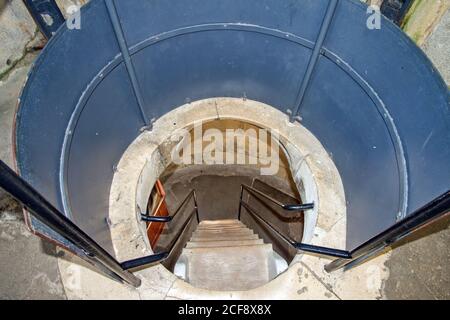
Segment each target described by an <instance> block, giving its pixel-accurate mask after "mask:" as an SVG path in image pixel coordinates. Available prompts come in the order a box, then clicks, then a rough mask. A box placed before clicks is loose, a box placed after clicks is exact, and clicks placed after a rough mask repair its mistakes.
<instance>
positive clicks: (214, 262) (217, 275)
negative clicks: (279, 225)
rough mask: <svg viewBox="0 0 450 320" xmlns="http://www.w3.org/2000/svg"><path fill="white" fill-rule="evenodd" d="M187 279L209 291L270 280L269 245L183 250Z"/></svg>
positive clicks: (241, 286) (247, 286) (241, 287)
mask: <svg viewBox="0 0 450 320" xmlns="http://www.w3.org/2000/svg"><path fill="white" fill-rule="evenodd" d="M180 260H181V261H184V262H185V263H186V264H187V266H186V272H187V274H186V281H188V282H189V283H190V284H192V285H193V286H195V287H198V288H203V289H209V290H250V289H254V288H257V287H260V286H262V285H264V284H266V283H267V282H268V281H270V280H271V279H270V273H271V272H270V269H271V268H273V266H270V264H271V263H272V260H273V251H272V245H270V244H259V245H250V246H239V247H214V248H192V249H184V250H183V253H182V255H181V257H180Z"/></svg>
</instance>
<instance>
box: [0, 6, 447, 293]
mask: <svg viewBox="0 0 450 320" xmlns="http://www.w3.org/2000/svg"><path fill="white" fill-rule="evenodd" d="M449 28H450V27H449V13H447V15H446V17H445V18H444V19H443V21H442V22H441V26H439V29H438V31H437V32H435V34H434V35H433V36H431V37H430V39H429V40H428V41H427V43H426V44H425V46H424V49H425V50H426V52H427V53H428V54H429V55H430V57H431V58H432V59H433V61H434V63H435V64H436V66H437V67H438V69H439V70H440V71H441V72H442V74H443V76H444V78H445V79H447V81H448V79H450V70H449V65H450V61H449V57H450V49H449V47H448V46H449V45H450V41H449V35H450V32H448V30H449ZM35 56H36V55H35V54H33V53H31V54H28V55H27V56H26V57H25V58H24V59H23V60H22V61H20V63H19V64H18V65H17V66H16V67H15V69H14V70H12V71H11V72H9V73H8V74H6V75H2V78H1V79H0V159H2V160H3V161H6V162H7V163H8V164H10V165H11V164H12V157H11V138H10V137H11V129H12V121H13V116H14V110H15V107H16V103H17V97H18V95H19V92H20V89H21V87H22V84H23V82H24V81H25V79H26V74H27V72H28V70H29V68H30V65H31V63H32V61H33V60H34V59H35ZM420 236H421V237H416V238H414V239H408V241H407V242H406V243H404V244H403V245H402V246H400V247H398V248H396V249H395V250H393V251H392V253H391V255H390V259H389V260H388V262H387V263H386V267H387V268H388V269H389V274H390V275H389V278H388V279H387V280H386V281H385V283H384V285H383V288H382V289H383V293H382V296H383V298H386V299H450V264H449V261H450V246H449V244H450V227H449V223H448V222H442V223H440V224H438V225H437V226H433V228H428V229H427V230H424V231H423V232H422V233H421V234H420ZM0 270H1V271H2V272H0V299H65V298H66V295H65V292H64V288H63V286H62V283H61V280H60V275H59V270H58V266H57V258H56V250H55V248H54V247H53V246H52V245H50V244H48V243H46V242H44V241H42V240H40V239H39V238H37V237H35V236H33V235H31V234H30V233H29V231H28V230H27V229H26V227H25V226H24V224H23V218H22V212H21V209H20V207H19V206H18V205H17V204H16V202H15V201H14V200H12V199H10V198H9V197H8V196H6V195H5V194H4V192H3V191H2V190H0Z"/></svg>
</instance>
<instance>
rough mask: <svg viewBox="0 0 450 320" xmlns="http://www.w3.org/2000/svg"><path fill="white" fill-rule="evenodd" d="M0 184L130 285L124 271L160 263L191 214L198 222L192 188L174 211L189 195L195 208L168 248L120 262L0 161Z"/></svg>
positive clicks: (85, 254) (89, 257)
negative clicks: (160, 251) (195, 216)
mask: <svg viewBox="0 0 450 320" xmlns="http://www.w3.org/2000/svg"><path fill="white" fill-rule="evenodd" d="M0 187H1V188H3V189H4V190H5V191H6V192H8V193H9V194H10V195H11V196H12V197H14V198H15V199H16V200H18V201H19V202H20V203H21V204H22V205H23V206H24V207H25V208H26V209H27V210H28V211H29V212H30V214H31V215H33V217H35V218H36V219H38V220H39V221H41V222H42V223H44V224H45V225H47V226H48V227H49V228H51V229H52V230H53V231H55V232H56V233H57V234H59V235H60V236H61V237H63V238H65V239H66V240H67V241H69V242H70V243H72V244H73V245H74V246H75V247H77V248H79V249H80V252H82V253H83V255H82V256H81V258H83V259H84V260H86V261H88V262H90V263H91V264H93V265H94V266H96V267H97V268H98V269H99V270H100V271H101V272H103V273H104V274H105V275H107V276H108V277H110V278H112V279H114V280H116V281H119V282H122V283H128V284H130V285H132V286H134V287H138V286H140V285H141V280H140V279H139V278H138V277H136V276H135V275H133V274H132V273H130V272H129V271H128V270H130V269H135V268H137V267H142V266H145V265H149V264H152V263H160V262H162V261H164V260H165V259H167V257H168V256H169V255H170V253H171V252H172V250H173V248H174V246H175V245H176V243H177V242H178V240H179V238H180V236H181V235H182V234H183V233H184V232H185V231H186V228H187V225H188V223H189V222H190V221H191V220H192V217H193V216H194V213H196V215H197V221H200V219H199V215H198V206H197V199H196V194H195V190H193V191H191V192H190V193H189V194H188V195H187V197H186V199H185V200H184V201H183V203H182V204H181V205H180V207H179V209H177V212H176V214H178V212H179V211H180V210H181V208H183V206H184V204H186V202H187V200H189V199H190V198H191V197H193V198H194V204H195V208H194V210H193V213H192V214H191V215H190V216H189V218H188V219H187V221H186V222H185V224H184V226H183V228H182V229H181V232H179V233H178V235H177V237H176V238H175V240H174V241H173V243H172V244H171V247H170V249H169V250H168V251H166V252H162V253H156V254H153V255H150V256H147V257H142V258H138V259H134V260H130V261H125V262H122V263H120V262H118V261H117V260H116V259H115V258H114V257H113V256H111V255H110V254H109V253H108V252H107V251H106V250H105V249H103V248H102V247H101V246H100V245H99V244H98V243H97V242H96V241H95V240H93V239H92V238H91V237H90V236H88V235H87V234H86V233H85V232H84V231H83V230H81V229H80V228H79V227H78V226H77V225H75V224H74V223H73V222H72V221H71V220H69V219H68V218H67V217H66V216H65V215H64V214H63V213H61V212H60V211H59V210H58V209H56V208H55V207H54V206H53V205H52V204H51V203H50V202H48V200H46V199H45V198H44V197H43V196H42V195H41V194H40V193H39V192H37V191H36V190H35V189H34V188H33V187H32V186H31V185H30V184H28V183H27V182H26V181H25V180H24V179H22V178H21V177H20V176H19V175H18V174H17V173H15V172H14V171H13V170H12V169H11V168H9V167H8V166H7V165H6V164H5V163H4V162H3V161H1V160H0ZM79 254H80V253H79Z"/></svg>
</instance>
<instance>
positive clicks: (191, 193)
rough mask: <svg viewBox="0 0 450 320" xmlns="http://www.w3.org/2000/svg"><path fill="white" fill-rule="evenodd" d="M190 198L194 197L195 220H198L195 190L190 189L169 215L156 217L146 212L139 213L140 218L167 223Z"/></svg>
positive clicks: (146, 220)
mask: <svg viewBox="0 0 450 320" xmlns="http://www.w3.org/2000/svg"><path fill="white" fill-rule="evenodd" d="M191 198H194V206H195V207H194V208H195V211H196V214H197V221H199V222H200V217H199V214H198V204H197V194H196V192H195V190H192V191H191V192H189V194H188V195H187V196H186V198H184V200H183V202H182V203H181V204H180V205H179V206H178V208H177V209H176V210H175V213H174V214H173V215H171V216H167V217H158V216H149V215H147V214H143V213H141V219H142V221H145V222H160V223H167V222H171V221H172V220H173V219H175V217H176V216H177V215H178V213H179V212H180V211H181V209H182V208H183V207H184V206H185V205H186V203H187V202H188V201H189V200H191Z"/></svg>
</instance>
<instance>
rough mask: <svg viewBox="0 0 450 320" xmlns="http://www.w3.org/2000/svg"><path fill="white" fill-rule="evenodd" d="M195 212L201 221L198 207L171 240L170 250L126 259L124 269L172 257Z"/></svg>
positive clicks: (123, 264)
mask: <svg viewBox="0 0 450 320" xmlns="http://www.w3.org/2000/svg"><path fill="white" fill-rule="evenodd" d="M188 197H189V196H188ZM195 213H197V222H200V220H199V219H198V210H197V208H195V209H194V210H192V213H191V214H190V215H189V217H188V218H187V219H186V221H185V222H184V224H183V227H182V228H181V229H180V231H179V232H178V233H177V235H176V237H175V238H174V240H173V241H172V242H171V244H170V246H169V249H168V250H166V251H164V252H160V253H155V254H154V255H151V256H147V257H142V258H137V259H134V260H130V261H126V262H124V263H122V264H121V266H122V268H123V269H124V270H131V269H136V268H139V267H142V266H145V265H150V264H154V263H161V262H163V261H164V260H166V259H167V258H168V257H170V255H171V254H172V252H173V249H174V248H175V246H176V244H177V243H178V240H180V238H181V236H182V235H183V234H184V232H185V231H186V230H187V227H188V226H189V223H190V222H191V221H192V218H193V217H194V214H195Z"/></svg>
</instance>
